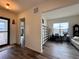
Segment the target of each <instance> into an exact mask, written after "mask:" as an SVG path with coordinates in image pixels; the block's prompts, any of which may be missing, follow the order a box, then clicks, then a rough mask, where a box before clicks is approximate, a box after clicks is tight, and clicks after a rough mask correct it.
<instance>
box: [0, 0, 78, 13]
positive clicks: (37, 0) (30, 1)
mask: <svg viewBox="0 0 79 59" xmlns="http://www.w3.org/2000/svg"><path fill="white" fill-rule="evenodd" d="M48 1H51V2H52V4H54V2H59V4H62V5H63V4H64V3H71V2H74V3H75V2H77V1H79V0H0V8H4V9H7V10H10V11H13V12H16V13H19V12H22V11H24V10H27V9H29V8H32V7H34V6H36V5H38V4H43V3H45V2H48ZM8 4H9V6H8ZM57 4H58V3H57Z"/></svg>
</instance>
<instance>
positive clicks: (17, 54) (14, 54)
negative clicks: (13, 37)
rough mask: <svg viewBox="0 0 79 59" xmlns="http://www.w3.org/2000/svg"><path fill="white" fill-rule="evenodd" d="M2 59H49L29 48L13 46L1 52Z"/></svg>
mask: <svg viewBox="0 0 79 59" xmlns="http://www.w3.org/2000/svg"><path fill="white" fill-rule="evenodd" d="M0 59H48V58H46V57H45V56H44V55H42V54H40V53H37V52H35V51H33V50H31V49H28V48H20V47H18V46H13V47H10V48H6V49H5V50H4V51H1V52H0Z"/></svg>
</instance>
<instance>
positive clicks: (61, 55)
mask: <svg viewBox="0 0 79 59" xmlns="http://www.w3.org/2000/svg"><path fill="white" fill-rule="evenodd" d="M44 55H46V56H47V57H48V58H49V59H79V51H78V50H76V49H75V48H74V47H73V46H72V45H70V44H67V43H65V42H64V43H56V42H49V41H48V42H46V44H45V46H44Z"/></svg>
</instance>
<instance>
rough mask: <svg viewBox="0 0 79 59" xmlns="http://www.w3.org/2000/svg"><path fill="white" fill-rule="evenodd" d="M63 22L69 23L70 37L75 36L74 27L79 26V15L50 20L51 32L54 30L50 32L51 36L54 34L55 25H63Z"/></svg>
mask: <svg viewBox="0 0 79 59" xmlns="http://www.w3.org/2000/svg"><path fill="white" fill-rule="evenodd" d="M63 22H68V23H69V35H70V36H73V25H75V24H79V15H76V16H70V17H64V18H58V19H51V20H48V21H47V23H48V26H49V28H50V30H52V31H51V32H50V34H52V33H53V29H52V28H53V23H63Z"/></svg>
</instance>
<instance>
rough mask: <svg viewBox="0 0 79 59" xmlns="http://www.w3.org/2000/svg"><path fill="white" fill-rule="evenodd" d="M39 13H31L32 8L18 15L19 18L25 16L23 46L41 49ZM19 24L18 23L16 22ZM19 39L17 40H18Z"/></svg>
mask: <svg viewBox="0 0 79 59" xmlns="http://www.w3.org/2000/svg"><path fill="white" fill-rule="evenodd" d="M39 14H40V13H37V14H33V12H32V10H28V11H25V12H23V13H22V14H20V15H19V20H20V18H23V17H25V41H26V42H25V46H26V47H28V48H30V49H33V50H35V51H38V52H40V51H41V49H40V48H41V43H40V42H41V40H40V38H41V37H40V26H41V25H40V22H41V21H40V15H39ZM18 25H19V23H18ZM18 41H19V40H18Z"/></svg>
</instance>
